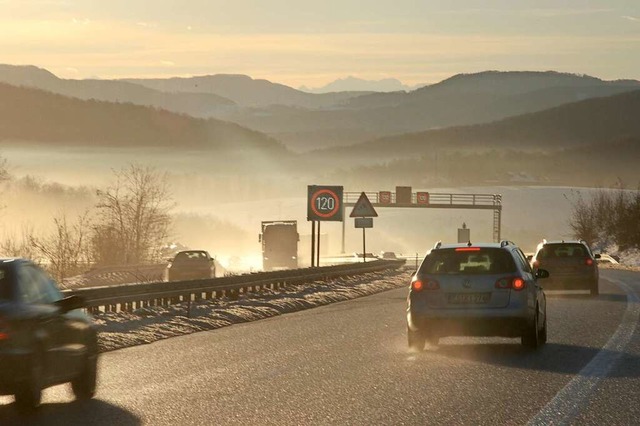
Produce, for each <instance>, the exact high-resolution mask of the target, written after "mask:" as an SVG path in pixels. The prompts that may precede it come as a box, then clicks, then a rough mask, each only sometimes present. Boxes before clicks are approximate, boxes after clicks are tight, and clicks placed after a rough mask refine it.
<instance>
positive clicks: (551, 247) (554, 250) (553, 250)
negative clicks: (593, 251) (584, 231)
mask: <svg viewBox="0 0 640 426" xmlns="http://www.w3.org/2000/svg"><path fill="white" fill-rule="evenodd" d="M588 256H590V254H589V252H588V250H587V248H586V247H585V246H584V245H582V244H574V243H562V244H545V246H544V247H542V249H540V251H539V252H538V255H537V256H536V259H554V258H563V257H588Z"/></svg>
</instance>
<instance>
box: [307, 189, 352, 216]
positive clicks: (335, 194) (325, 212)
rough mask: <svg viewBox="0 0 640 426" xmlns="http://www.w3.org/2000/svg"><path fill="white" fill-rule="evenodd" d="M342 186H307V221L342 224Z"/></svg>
mask: <svg viewBox="0 0 640 426" xmlns="http://www.w3.org/2000/svg"><path fill="white" fill-rule="evenodd" d="M342 192H343V187H342V186H319V185H309V186H308V197H307V220H318V221H334V222H342V216H343V212H342Z"/></svg>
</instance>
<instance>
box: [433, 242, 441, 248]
mask: <svg viewBox="0 0 640 426" xmlns="http://www.w3.org/2000/svg"><path fill="white" fill-rule="evenodd" d="M441 245H442V241H438V242H437V243H436V244H435V245H434V246H433V249H434V250H437V249H439V248H440V246H441Z"/></svg>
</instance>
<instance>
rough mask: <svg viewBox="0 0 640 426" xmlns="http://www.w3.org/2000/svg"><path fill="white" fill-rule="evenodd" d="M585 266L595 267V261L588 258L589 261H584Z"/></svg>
mask: <svg viewBox="0 0 640 426" xmlns="http://www.w3.org/2000/svg"><path fill="white" fill-rule="evenodd" d="M584 264H585V265H587V266H591V265H593V259H591V258H589V257H587V259H586V260H585V261H584Z"/></svg>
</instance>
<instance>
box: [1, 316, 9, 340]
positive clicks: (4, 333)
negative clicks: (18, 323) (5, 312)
mask: <svg viewBox="0 0 640 426" xmlns="http://www.w3.org/2000/svg"><path fill="white" fill-rule="evenodd" d="M8 338H9V324H7V322H6V321H5V320H3V319H2V318H0V340H7V339H8Z"/></svg>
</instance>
